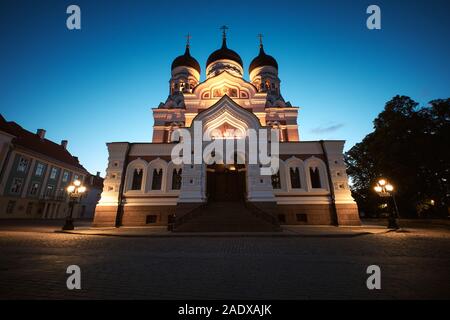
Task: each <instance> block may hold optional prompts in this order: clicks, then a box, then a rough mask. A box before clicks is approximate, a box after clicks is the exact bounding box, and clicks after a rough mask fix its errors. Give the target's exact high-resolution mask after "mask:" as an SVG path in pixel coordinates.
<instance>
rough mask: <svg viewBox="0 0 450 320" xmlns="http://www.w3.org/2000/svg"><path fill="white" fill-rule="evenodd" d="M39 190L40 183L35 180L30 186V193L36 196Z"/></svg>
mask: <svg viewBox="0 0 450 320" xmlns="http://www.w3.org/2000/svg"><path fill="white" fill-rule="evenodd" d="M38 191H39V183H37V182H33V183H32V184H31V188H30V195H32V196H35V195H37V193H38Z"/></svg>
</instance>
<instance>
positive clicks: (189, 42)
mask: <svg viewBox="0 0 450 320" xmlns="http://www.w3.org/2000/svg"><path fill="white" fill-rule="evenodd" d="M186 39H187V41H186V44H187V45H190V44H191V39H192V36H191V35H190V34H189V33H188V34H187V35H186Z"/></svg>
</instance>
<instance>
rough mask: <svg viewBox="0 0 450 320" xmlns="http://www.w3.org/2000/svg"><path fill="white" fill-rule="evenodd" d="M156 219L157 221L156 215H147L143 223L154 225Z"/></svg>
mask: <svg viewBox="0 0 450 320" xmlns="http://www.w3.org/2000/svg"><path fill="white" fill-rule="evenodd" d="M156 219H157V216H156V215H149V216H147V217H146V219H145V223H146V224H150V223H156Z"/></svg>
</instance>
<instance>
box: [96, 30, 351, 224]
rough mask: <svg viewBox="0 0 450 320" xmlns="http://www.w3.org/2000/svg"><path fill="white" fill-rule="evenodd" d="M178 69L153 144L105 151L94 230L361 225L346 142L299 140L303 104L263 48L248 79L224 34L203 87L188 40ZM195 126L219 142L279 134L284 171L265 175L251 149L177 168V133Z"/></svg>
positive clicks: (157, 112) (158, 112)
mask: <svg viewBox="0 0 450 320" xmlns="http://www.w3.org/2000/svg"><path fill="white" fill-rule="evenodd" d="M171 71H172V72H171V74H172V76H171V79H170V88H169V91H170V93H169V97H168V98H167V100H166V101H165V102H164V103H161V104H160V105H159V106H158V107H156V108H154V109H153V117H154V126H153V139H152V142H151V143H129V142H114V143H108V144H107V147H108V151H109V159H108V167H107V170H106V171H107V172H106V173H107V175H106V178H105V181H104V189H103V192H102V196H101V200H100V202H99V204H98V205H97V208H96V213H95V218H94V223H93V225H94V226H98V227H102V226H143V225H160V226H161V225H171V226H172V229H174V231H247V230H248V231H252V230H255V231H266V230H280V228H279V226H280V225H283V224H315V225H358V224H360V220H359V215H358V208H357V205H356V203H355V201H354V200H353V198H352V196H351V193H350V189H349V185H348V177H347V174H346V167H345V164H344V159H343V148H344V143H345V141H337V140H326V141H302V140H301V139H300V135H299V129H298V125H297V116H298V107H295V106H292V105H291V104H290V103H289V102H286V101H285V100H284V98H283V97H282V95H281V87H280V79H279V78H278V63H277V61H276V60H275V59H274V58H273V57H272V56H270V55H268V54H266V53H265V50H264V47H263V44H262V41H261V44H260V51H259V54H258V56H257V57H256V58H254V59H253V61H252V62H251V63H250V66H249V78H250V79H249V81H248V80H246V79H244V76H243V75H244V64H243V62H242V59H241V57H240V56H239V55H238V54H237V53H236V52H235V51H233V50H231V49H229V48H228V46H227V39H226V34H225V32H224V33H223V39H222V46H221V48H220V49H218V50H216V51H215V52H213V53H212V54H211V55H210V56H209V58H208V60H207V63H206V80H204V81H200V76H201V68H200V64H199V63H198V61H197V60H196V59H194V58H193V57H192V56H191V53H190V45H189V41H188V44H187V45H186V51H185V53H184V54H183V55H181V56H179V57H177V58H176V59H175V60H174V61H173V63H172V66H171ZM196 123H197V124H198V123H199V124H200V129H199V130H201V133H202V134H206V133H208V134H209V136H210V138H211V139H212V140H214V139H224V140H227V141H232V143H235V142H236V141H237V140H240V139H244V140H245V139H247V137H246V132H247V131H248V130H249V129H253V130H264V129H268V130H270V129H271V130H275V131H276V132H277V136H278V141H279V143H278V150H277V152H278V163H279V170H277V172H273V173H272V174H271V175H266V174H262V173H261V170H260V169H261V165H259V164H254V163H250V162H249V160H248V158H249V153H251V151H249V149H248V148H247V149H245V150H246V151H244V152H240V153H239V152H235V153H234V155H233V158H234V160H235V162H234V163H231V164H230V163H228V162H227V164H224V163H220V162H218V161H212V162H211V161H209V162H203V163H189V164H188V163H181V164H180V163H178V162H175V161H173V157H172V151H173V148H174V147H175V146H176V145H177V144H176V141H179V139H178V140H177V139H175V138H176V137H175V135H176V134H175V132H177V130H178V129H181V128H183V129H187V130H190V131H191V132H193V131H194V124H196ZM230 133H231V134H230ZM269 135H270V134H269ZM178 138H179V137H178ZM201 148H202V151H204V148H205V143H204V142H202V144H201ZM193 149H194V147H193ZM193 149H192V154H194V150H193ZM184 152H186V150H184ZM211 155H214V151H213V152H212V153H211Z"/></svg>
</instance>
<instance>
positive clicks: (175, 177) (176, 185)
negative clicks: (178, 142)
mask: <svg viewBox="0 0 450 320" xmlns="http://www.w3.org/2000/svg"><path fill="white" fill-rule="evenodd" d="M181 173H182V169H181V168H180V169H178V170H177V169H173V173H172V190H180V189H181Z"/></svg>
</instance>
